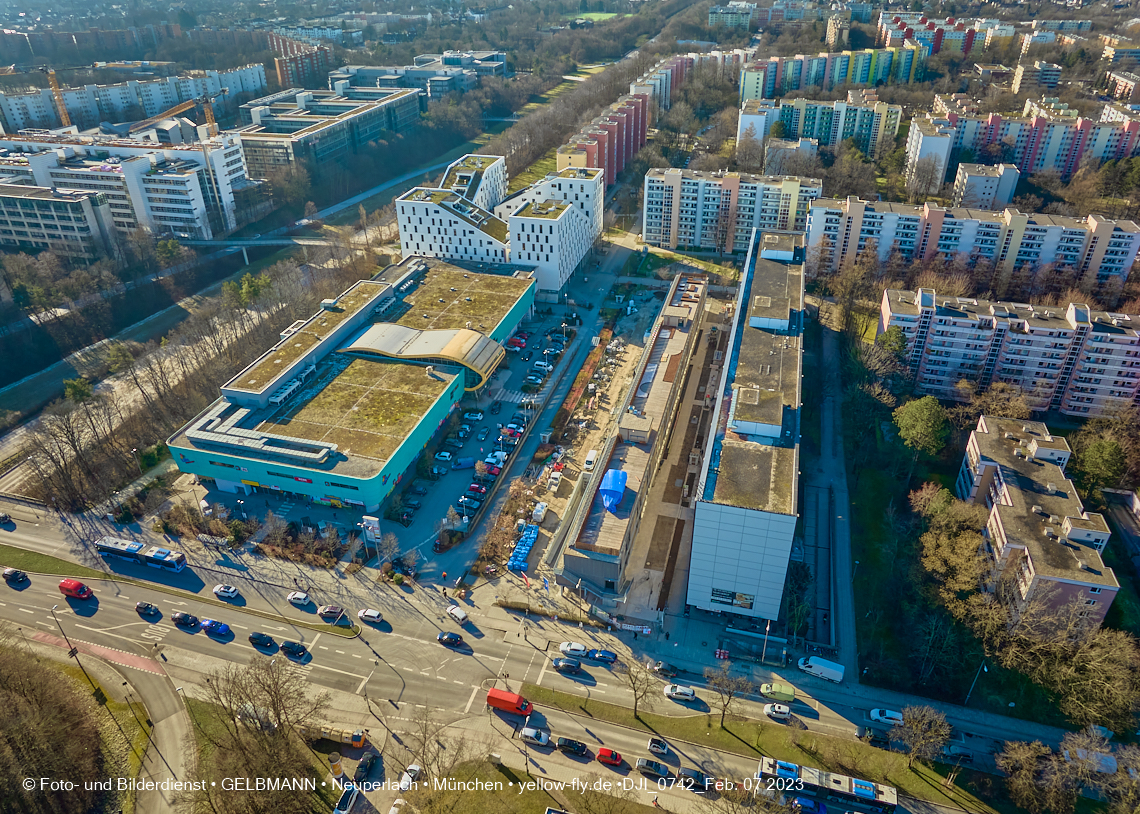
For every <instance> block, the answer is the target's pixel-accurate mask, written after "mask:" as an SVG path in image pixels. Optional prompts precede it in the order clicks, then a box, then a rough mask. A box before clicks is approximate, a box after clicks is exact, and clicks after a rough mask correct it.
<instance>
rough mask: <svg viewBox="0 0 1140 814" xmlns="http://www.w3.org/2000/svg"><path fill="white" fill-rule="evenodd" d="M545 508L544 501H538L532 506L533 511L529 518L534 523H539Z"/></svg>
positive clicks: (544, 513)
mask: <svg viewBox="0 0 1140 814" xmlns="http://www.w3.org/2000/svg"><path fill="white" fill-rule="evenodd" d="M546 508H547V506H546V504H545V503H539V504H538V505H537V506H535V507H534V513H533V514H531V516H530V517H531V519H532V520H533V521H534V522H536V523H541V522H542V520H543V518H545V517H546Z"/></svg>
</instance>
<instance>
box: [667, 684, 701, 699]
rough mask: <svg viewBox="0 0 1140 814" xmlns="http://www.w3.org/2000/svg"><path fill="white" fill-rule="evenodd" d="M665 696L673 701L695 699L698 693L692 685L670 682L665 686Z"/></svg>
mask: <svg viewBox="0 0 1140 814" xmlns="http://www.w3.org/2000/svg"><path fill="white" fill-rule="evenodd" d="M665 697H666V698H669V699H672V700H673V701H695V700H696V698H697V694H696V692H694V691H693V688H692V687H686V686H684V685H683V684H668V685H666V687H665Z"/></svg>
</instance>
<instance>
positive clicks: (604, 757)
mask: <svg viewBox="0 0 1140 814" xmlns="http://www.w3.org/2000/svg"><path fill="white" fill-rule="evenodd" d="M598 763H604V764H606V765H607V766H620V765H622V763H623V761H622V759H621V755H619V754H618V753H617V752H615V751H614V750H613V749H599V750H598Z"/></svg>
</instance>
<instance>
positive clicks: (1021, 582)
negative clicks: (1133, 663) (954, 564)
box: [956, 415, 1120, 628]
mask: <svg viewBox="0 0 1140 814" xmlns="http://www.w3.org/2000/svg"><path fill="white" fill-rule="evenodd" d="M1070 454H1071V450H1070V449H1069V445H1068V443H1067V442H1066V441H1065V439H1064V438H1062V437H1061V436H1059V435H1053V434H1052V433H1050V432H1049V428H1048V427H1047V426H1045V425H1044V424H1042V423H1041V422H1039V421H1022V420H1020V419H1012V418H995V417H994V416H988V415H984V416H982V417H981V418H979V419H978V426H977V428H975V429H974V431H973V432H971V433H970V440H969V442H968V443H967V444H966V454H965V456H964V457H963V458H962V467H961V470H960V472H959V475H958V481H957V483H956V491H957V493H958V497H960V498H961V499H963V500H968V501H970V502H972V503H979V504H981V505H983V506H985V507H986V508H987V509H989V510H990V513H989V517H988V518H987V519H986V527H985V528H984V529H983V530H982V536H983V537H984V538H985V541H986V544H985V550H986V554H988V555H989V557H990V565H991V570H990V573H989V574H988V579H987V581H986V585H987V588H988V589H989V590H991V591H993V590H995V588H996V587H997V585H998V583H999V581H1001V580H1007V581H1008V591H1009V593H1008V594H1007V598H1011V599H1013V600H1014V602H1015V606H1014V612H1015V614H1016V613H1020V612H1022V611H1024V609H1025V608H1026V606H1027V605H1028V604H1029V603H1030V602H1032V601H1035V600H1036V601H1037V602H1043V603H1045V605H1046V607H1047V608H1050V609H1053V610H1057V611H1062V610H1063V609H1067V608H1068V607H1071V606H1073V605H1074V604H1075V605H1076V612H1077V615H1078V617H1080V618H1081V619H1082V620H1083V621H1084V623H1085V624H1087V625H1089V626H1090V627H1094V628H1095V627H1097V626H1099V625H1100V623H1101V622H1102V621H1104V616H1105V614H1106V613H1107V612H1108V609H1109V608H1110V607H1111V606H1112V602H1113V600H1114V599H1116V594H1117V592H1118V591H1119V590H1120V583H1119V582H1118V581H1117V579H1116V574H1115V573H1114V572H1113V570H1112V569H1111V568H1109V567H1108V566H1107V565H1105V563H1104V559H1103V558H1102V554H1103V552H1104V547H1105V545H1106V544H1107V543H1108V541H1109V537H1110V536H1111V532H1110V530H1109V528H1108V524H1107V523H1105V521H1104V517H1103V516H1101V515H1100V514H1097V513H1095V512H1088V511H1085V508H1084V506H1083V505H1082V504H1081V499H1080V496H1078V494H1077V488H1076V486H1075V485H1074V484H1073V482H1072V481H1071V480H1069V478H1068V476H1067V475H1066V474H1065V464H1067V463H1068V461H1069V456H1070Z"/></svg>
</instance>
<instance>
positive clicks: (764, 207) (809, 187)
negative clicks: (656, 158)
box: [642, 168, 823, 252]
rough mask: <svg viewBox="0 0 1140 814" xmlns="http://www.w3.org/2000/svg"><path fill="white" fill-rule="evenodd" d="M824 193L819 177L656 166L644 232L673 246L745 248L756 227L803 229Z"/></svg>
mask: <svg viewBox="0 0 1140 814" xmlns="http://www.w3.org/2000/svg"><path fill="white" fill-rule="evenodd" d="M821 194H823V182H822V181H820V180H819V179H818V178H797V177H791V176H768V175H748V174H745V173H738V172H702V171H700V170H682V169H675V168H672V169H656V168H655V169H651V170H649V172H647V173H646V174H645V197H644V201H645V203H644V206H643V209H642V236H643V239H644V241H645V242H646V243H648V244H650V245H652V246H665V247H667V248H670V249H674V248H677V247H678V246H683V247H691V248H695V249H704V250H711V251H723V252H743V251H746V250H747V249H748V245H749V241H751V239H752V230H753V229H766V230H771V231H785V230H796V231H802V230H803V229H804V228H805V227H806V225H807V216H808V207H809V205H810V204H811V202H812V201H813V200H815V199H816V198H818V197H819V196H820V195H821Z"/></svg>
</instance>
